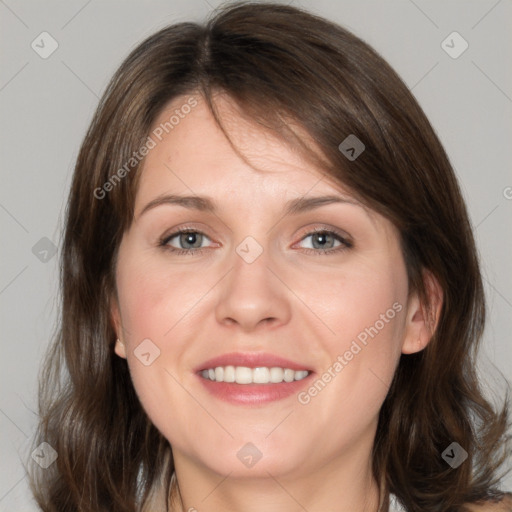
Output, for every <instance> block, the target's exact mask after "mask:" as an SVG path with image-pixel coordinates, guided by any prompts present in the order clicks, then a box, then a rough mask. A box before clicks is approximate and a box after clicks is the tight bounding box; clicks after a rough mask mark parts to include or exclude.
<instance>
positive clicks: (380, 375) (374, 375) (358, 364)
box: [299, 262, 407, 436]
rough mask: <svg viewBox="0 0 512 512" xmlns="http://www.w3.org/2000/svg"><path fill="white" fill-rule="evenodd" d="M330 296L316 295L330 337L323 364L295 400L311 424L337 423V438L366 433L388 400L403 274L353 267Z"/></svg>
mask: <svg viewBox="0 0 512 512" xmlns="http://www.w3.org/2000/svg"><path fill="white" fill-rule="evenodd" d="M329 290H330V292H329V293H328V294H324V299H323V300H322V299H321V298H320V297H321V295H320V294H317V295H316V297H317V298H316V300H317V302H318V304H320V303H321V302H322V301H324V302H325V303H327V302H328V303H329V306H328V307H326V311H325V314H326V316H325V317H324V318H325V323H326V324H328V325H329V327H330V328H331V329H332V330H333V331H334V334H333V333H331V335H327V336H325V337H324V349H325V351H326V352H327V353H328V355H329V357H328V361H327V362H326V366H325V368H324V371H323V373H322V374H320V375H318V379H317V380H316V381H314V382H313V383H312V386H311V387H310V388H308V389H306V390H305V394H303V395H302V396H301V397H299V398H300V401H301V403H302V404H303V405H306V406H307V408H310V412H309V413H308V416H309V417H310V418H316V419H315V421H318V423H319V424H322V423H324V422H326V421H333V420H334V421H336V422H339V425H340V426H342V427H340V429H339V431H338V434H337V435H339V436H345V435H347V432H349V433H350V432H353V433H354V432H360V431H361V430H363V429H364V428H365V427H368V426H369V425H370V423H371V422H372V421H373V420H374V419H375V417H376V415H377V414H378V411H379V409H380V407H381V405H382V402H383V401H384V399H385V397H386V395H387V391H388V387H389V385H390V383H391V380H392V378H393V374H394V371H395V369H396V365H397V363H398V360H399V357H400V348H401V339H402V336H403V333H404V325H405V322H404V318H405V311H406V307H405V306H406V303H405V300H406V297H407V282H406V274H405V268H403V267H401V266H400V265H399V264H398V263H397V262H390V263H389V264H384V263H382V264H380V265H379V266H378V268H377V267H373V266H372V267H370V266H368V265H361V266H360V267H356V266H354V267H352V268H351V272H350V273H347V274H346V275H344V276H341V275H340V276H339V279H337V280H336V279H334V280H332V281H331V283H330V285H329ZM324 291H325V290H324ZM325 297H328V300H327V301H326V300H325ZM348 435H350V434H348Z"/></svg>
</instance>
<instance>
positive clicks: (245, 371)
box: [200, 365, 311, 384]
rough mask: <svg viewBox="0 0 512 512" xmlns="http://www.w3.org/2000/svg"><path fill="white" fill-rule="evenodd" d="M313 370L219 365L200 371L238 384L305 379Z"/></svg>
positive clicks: (208, 375)
mask: <svg viewBox="0 0 512 512" xmlns="http://www.w3.org/2000/svg"><path fill="white" fill-rule="evenodd" d="M310 373H311V372H310V371H308V370H292V369H291V368H280V367H275V366H274V367H266V366H262V367H257V368H249V367H247V366H231V365H228V366H217V367H216V368H208V369H205V370H202V371H201V372H200V374H201V376H202V377H203V378H205V379H208V380H210V381H213V382H228V383H236V384H280V383H282V382H294V381H300V380H302V379H305V378H306V377H307V376H308V375H309V374H310Z"/></svg>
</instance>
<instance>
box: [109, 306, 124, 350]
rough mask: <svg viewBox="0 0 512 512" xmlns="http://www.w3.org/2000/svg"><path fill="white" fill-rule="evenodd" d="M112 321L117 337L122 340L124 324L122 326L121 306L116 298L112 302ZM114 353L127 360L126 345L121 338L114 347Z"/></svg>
mask: <svg viewBox="0 0 512 512" xmlns="http://www.w3.org/2000/svg"><path fill="white" fill-rule="evenodd" d="M110 319H111V322H112V327H113V328H114V331H115V332H116V334H117V336H120V337H121V338H122V334H121V333H122V324H121V314H120V313H119V306H118V304H117V300H116V299H115V298H114V299H112V302H111V307H110ZM114 352H115V353H116V354H117V355H118V356H119V357H122V358H124V359H126V347H125V346H124V343H123V342H122V341H121V339H120V338H117V340H116V343H115V346H114Z"/></svg>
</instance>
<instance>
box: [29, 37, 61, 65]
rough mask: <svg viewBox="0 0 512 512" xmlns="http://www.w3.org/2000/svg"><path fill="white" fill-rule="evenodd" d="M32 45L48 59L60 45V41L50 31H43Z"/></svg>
mask: <svg viewBox="0 0 512 512" xmlns="http://www.w3.org/2000/svg"><path fill="white" fill-rule="evenodd" d="M30 46H31V48H32V50H34V51H35V52H36V53H37V54H38V55H39V57H41V58H42V59H47V58H48V57H50V55H51V54H52V53H53V52H54V51H55V50H56V49H57V48H58V47H59V43H58V42H57V41H56V40H55V39H54V38H53V36H52V35H51V34H49V33H48V32H41V33H40V34H39V35H38V36H37V37H36V38H35V39H34V40H33V41H32V43H31V44H30Z"/></svg>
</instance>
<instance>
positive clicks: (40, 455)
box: [31, 442, 59, 469]
mask: <svg viewBox="0 0 512 512" xmlns="http://www.w3.org/2000/svg"><path fill="white" fill-rule="evenodd" d="M58 456H59V455H58V453H57V452H56V451H55V450H54V449H53V447H52V446H51V445H50V444H48V443H46V442H43V443H41V444H40V445H39V446H38V447H37V448H36V449H35V450H34V451H33V452H32V453H31V457H32V459H34V460H35V461H36V462H37V463H38V464H39V465H40V466H41V467H42V468H43V469H47V468H49V467H50V466H51V465H52V464H53V463H54V462H55V461H56V460H57V457H58Z"/></svg>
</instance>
